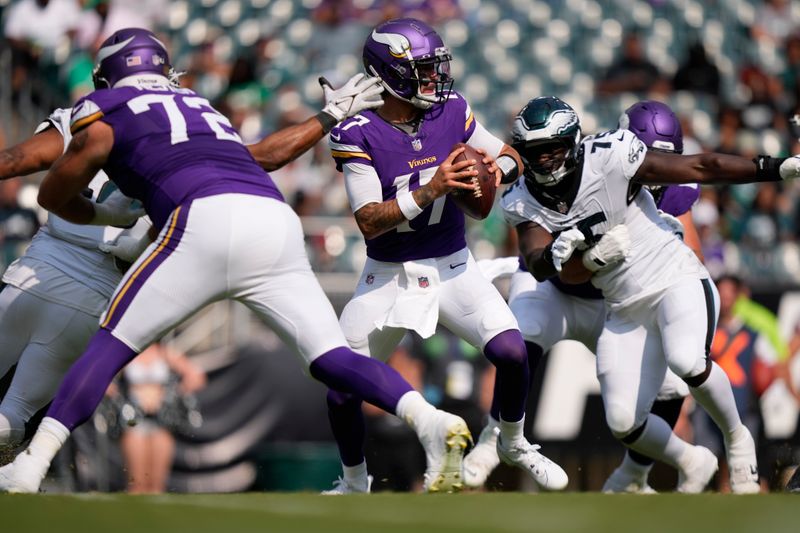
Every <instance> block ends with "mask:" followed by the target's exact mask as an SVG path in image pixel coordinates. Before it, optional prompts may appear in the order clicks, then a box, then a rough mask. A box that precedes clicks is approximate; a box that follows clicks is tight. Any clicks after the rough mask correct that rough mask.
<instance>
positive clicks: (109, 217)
mask: <svg viewBox="0 0 800 533" xmlns="http://www.w3.org/2000/svg"><path fill="white" fill-rule="evenodd" d="M134 202H136V200H133V199H131V198H128V197H127V196H125V195H124V194H122V193H121V192H120V191H119V189H117V190H115V191H114V192H112V193H111V194H109V195H108V198H106V199H105V200H104V201H103V202H100V203H94V204H92V205H93V206H94V218H92V220H91V222H89V224H92V225H95V226H119V227H126V226H130V225H131V224H133V223H134V222H136V220H137V219H138V218H139V217H141V216H143V215H144V208H143V207H142V206H141V204H139V203H138V202H137V203H136V205H134Z"/></svg>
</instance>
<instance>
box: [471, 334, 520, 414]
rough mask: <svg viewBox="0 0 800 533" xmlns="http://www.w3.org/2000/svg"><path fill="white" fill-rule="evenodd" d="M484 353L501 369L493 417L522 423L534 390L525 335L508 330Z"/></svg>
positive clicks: (497, 337)
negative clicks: (526, 404)
mask: <svg viewBox="0 0 800 533" xmlns="http://www.w3.org/2000/svg"><path fill="white" fill-rule="evenodd" d="M483 353H484V354H486V358H487V359H488V360H489V361H491V362H492V364H493V365H494V366H495V367H496V368H497V377H495V380H494V397H493V398H492V411H491V413H492V416H493V417H494V418H495V420H501V419H502V420H505V421H506V422H517V421H519V420H522V417H523V416H525V402H526V400H527V399H528V388H529V387H530V378H529V375H530V374H529V370H528V355H527V353H526V352H525V341H524V340H523V339H522V334H521V333H520V332H519V330H516V329H509V330H507V331H504V332H502V333H500V334H498V335H496V336H495V337H494V338H493V339H492V340H490V341H489V342H488V343H486V347H485V348H484V349H483Z"/></svg>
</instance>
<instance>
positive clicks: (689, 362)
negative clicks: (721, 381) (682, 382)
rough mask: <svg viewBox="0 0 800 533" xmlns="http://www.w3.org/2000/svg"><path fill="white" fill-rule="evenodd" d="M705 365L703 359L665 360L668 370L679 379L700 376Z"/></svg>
mask: <svg viewBox="0 0 800 533" xmlns="http://www.w3.org/2000/svg"><path fill="white" fill-rule="evenodd" d="M707 364H708V363H707V362H706V358H705V357H691V358H689V357H674V358H670V359H668V360H667V365H668V366H669V369H670V370H672V371H673V372H674V373H675V374H676V375H677V376H678V377H679V378H681V379H686V378H690V377H694V376H698V375H700V374H702V373H703V372H705V369H706V366H707Z"/></svg>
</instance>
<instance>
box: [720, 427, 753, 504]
mask: <svg viewBox="0 0 800 533" xmlns="http://www.w3.org/2000/svg"><path fill="white" fill-rule="evenodd" d="M726 451H727V457H728V469H729V470H730V476H731V492H733V493H734V494H757V493H758V492H760V491H761V485H760V484H759V483H758V462H757V461H756V444H755V442H753V437H752V435H750V431H749V430H748V429H747V428H746V427H745V426H744V425H741V426H739V429H737V430H736V435H735V436H734V437H733V438H732V439H731V442H730V443H726Z"/></svg>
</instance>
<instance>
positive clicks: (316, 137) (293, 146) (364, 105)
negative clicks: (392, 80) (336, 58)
mask: <svg viewBox="0 0 800 533" xmlns="http://www.w3.org/2000/svg"><path fill="white" fill-rule="evenodd" d="M319 82H320V85H322V90H323V92H324V94H325V107H324V108H323V109H322V111H321V112H319V113H317V114H316V115H315V116H313V117H311V118H309V119H308V120H306V121H305V122H303V123H301V124H297V125H294V126H289V127H288V128H284V129H282V130H279V131H276V132H275V133H273V134H271V135H268V136H266V137H264V138H263V139H261V140H260V141H259V142H257V143H255V144H251V145H249V146H248V147H247V149H248V150H250V154H251V155H252V156H253V158H254V159H255V160H256V162H257V163H258V164H259V165H260V166H261V167H262V168H263V169H264V170H266V171H272V170H277V169H279V168H281V167H282V166H284V165H286V164H287V163H290V162H291V161H294V160H295V159H297V158H298V157H300V156H301V155H303V154H304V153H305V152H307V151H308V150H309V149H310V148H311V147H312V146H314V145H315V144H316V143H318V142H319V141H320V140H321V139H322V138H323V137H324V136H325V135H327V134H328V132H329V131H331V129H333V127H334V126H335V125H336V124H338V123H339V122H341V121H342V120H344V119H346V118H349V117H352V116H354V115H357V114H358V113H360V112H361V111H364V110H365V109H371V108H375V107H379V106H381V105H383V100H382V99H381V92H382V91H383V87H382V86H381V85H380V78H368V77H365V76H364V74H356V75H355V76H353V77H352V78H350V79H349V80H348V81H347V83H345V84H344V85H343V86H342V87H341V88H339V89H333V88H332V87H331V86H330V84H329V83H328V81H327V80H326V79H325V78H320V79H319Z"/></svg>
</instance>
